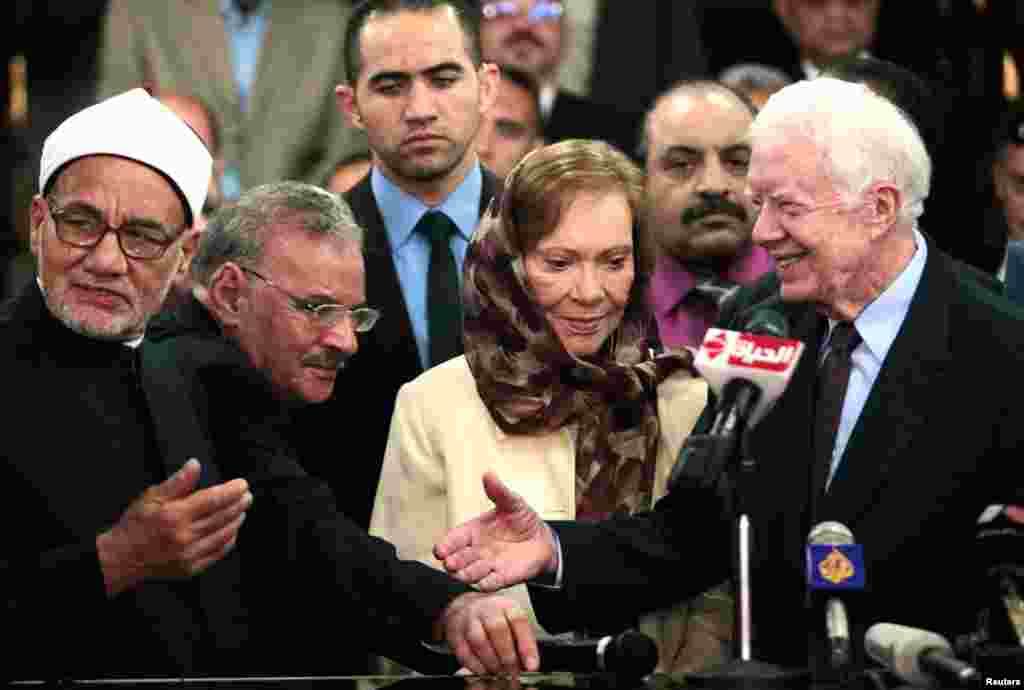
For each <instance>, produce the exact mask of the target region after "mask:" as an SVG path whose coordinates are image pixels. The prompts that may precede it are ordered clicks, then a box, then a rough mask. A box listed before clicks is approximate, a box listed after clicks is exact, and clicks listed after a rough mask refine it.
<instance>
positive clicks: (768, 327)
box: [669, 307, 804, 489]
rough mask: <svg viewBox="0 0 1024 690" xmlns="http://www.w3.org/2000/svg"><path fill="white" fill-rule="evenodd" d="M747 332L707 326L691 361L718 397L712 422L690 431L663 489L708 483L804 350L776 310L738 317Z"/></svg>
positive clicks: (711, 483)
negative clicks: (705, 428)
mask: <svg viewBox="0 0 1024 690" xmlns="http://www.w3.org/2000/svg"><path fill="white" fill-rule="evenodd" d="M744 328H745V330H746V331H748V332H737V331H726V330H722V329H719V328H711V329H709V330H708V332H707V334H706V335H705V336H704V342H703V343H702V344H701V347H700V350H699V351H698V352H697V356H696V358H695V359H694V366H695V367H696V368H697V371H698V372H700V374H701V376H703V377H704V379H705V380H707V382H708V385H709V386H710V387H711V390H712V391H713V392H714V394H715V396H716V398H717V399H718V404H717V406H716V408H715V417H714V421H713V422H712V424H711V427H710V429H709V430H708V432H707V433H704V434H691V435H690V436H689V437H688V438H687V440H686V443H685V444H684V445H683V449H682V450H681V451H680V453H679V460H678V461H677V462H676V466H675V467H674V468H673V470H672V475H671V476H670V477H669V488H670V489H674V488H676V487H677V486H680V485H681V484H683V483H687V484H688V485H691V486H692V485H693V483H696V484H697V485H698V486H701V487H705V488H710V487H714V486H716V485H717V484H718V480H719V477H720V475H721V473H722V471H723V470H724V469H725V466H726V465H727V464H728V463H729V462H730V460H732V459H733V458H734V457H735V456H736V451H737V450H738V448H739V444H740V442H741V440H742V438H743V435H744V433H745V432H746V430H747V429H749V428H751V427H753V426H754V425H755V424H757V423H758V422H759V421H760V420H761V419H762V418H763V417H764V416H765V414H767V413H768V411H769V410H770V409H771V407H772V406H773V405H774V404H775V402H776V401H777V400H778V399H779V397H780V396H781V395H782V392H783V391H784V390H785V389H786V386H787V385H788V384H789V380H790V379H791V378H792V376H793V372H794V371H795V370H796V365H797V362H798V361H799V360H800V356H801V355H802V354H803V351H804V344H803V343H802V342H800V341H799V340H790V339H788V335H789V327H788V325H787V324H786V319H785V317H784V316H783V315H782V314H781V313H779V312H778V311H777V310H775V309H772V308H770V307H762V308H760V309H755V310H753V311H752V312H751V315H750V317H749V318H748V319H746V320H745V321H744Z"/></svg>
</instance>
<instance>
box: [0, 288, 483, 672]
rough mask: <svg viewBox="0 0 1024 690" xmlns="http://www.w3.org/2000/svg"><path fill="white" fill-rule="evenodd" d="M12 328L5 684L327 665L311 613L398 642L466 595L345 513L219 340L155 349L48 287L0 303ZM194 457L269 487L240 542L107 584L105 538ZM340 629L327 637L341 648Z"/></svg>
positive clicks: (5, 345)
mask: <svg viewBox="0 0 1024 690" xmlns="http://www.w3.org/2000/svg"><path fill="white" fill-rule="evenodd" d="M0 333H2V336H3V337H0V373H2V376H3V380H4V381H5V383H6V385H7V386H9V388H8V392H9V394H10V395H11V396H14V397H13V398H12V400H11V403H12V404H10V405H9V406H8V407H7V411H6V413H5V416H6V422H7V424H6V425H5V432H4V445H3V450H2V451H0V492H2V497H3V500H2V501H0V519H2V520H3V523H4V524H5V525H7V527H8V529H7V535H6V536H5V538H4V549H3V553H2V555H0V585H2V592H3V594H2V595H0V596H2V598H0V610H2V611H3V616H2V619H3V622H4V626H5V627H6V629H8V630H9V631H10V632H11V634H10V635H8V636H7V640H8V642H7V645H6V647H5V651H4V655H3V661H2V663H0V680H7V679H12V678H20V679H27V678H37V679H38V678H41V679H49V678H54V679H62V678H96V677H104V678H106V677H121V676H130V677H131V676H151V677H161V676H170V677H178V676H198V675H248V674H253V673H255V674H267V673H282V672H291V673H295V672H303V673H307V672H316V671H319V670H322V669H323V667H324V666H327V665H328V664H326V663H325V664H323V665H322V666H321V667H320V668H317V667H315V666H312V665H310V664H309V663H307V662H312V661H316V660H317V658H316V657H315V656H314V655H310V654H307V653H306V650H304V649H302V648H301V641H303V640H308V639H311V638H313V637H314V634H313V633H314V631H315V632H316V633H317V634H319V632H320V631H321V630H322V628H323V626H319V625H311V624H310V620H311V618H310V617H311V615H317V614H321V612H324V611H326V612H328V613H327V615H329V616H330V620H331V621H334V622H337V621H342V622H343V624H344V625H346V626H349V625H351V626H352V627H351V628H350V629H351V630H352V631H354V632H358V640H359V642H358V643H357V644H358V645H360V646H362V648H364V649H366V648H371V649H373V651H375V652H378V653H383V654H387V653H389V652H390V651H391V649H392V646H391V645H392V644H398V643H399V642H400V640H402V639H406V640H409V639H411V640H414V641H415V640H418V639H425V638H427V637H428V636H429V634H430V624H431V622H432V621H433V618H434V617H435V616H437V615H438V614H439V613H440V611H442V610H443V609H444V607H445V606H446V605H447V603H448V602H449V601H450V600H451V599H452V598H454V597H455V596H456V595H458V594H459V593H461V592H464V591H467V588H466V587H464V586H462V585H460V584H458V583H456V582H454V581H453V580H450V579H448V578H446V577H444V576H442V574H441V573H439V572H438V571H435V570H433V569H432V568H428V567H427V566H424V565H421V564H416V563H406V562H401V561H398V560H397V559H396V557H395V552H394V549H393V548H392V547H391V546H390V545H389V544H387V543H385V542H383V541H381V540H378V539H373V538H371V537H369V536H367V535H366V533H365V532H364V531H362V530H359V529H358V528H356V527H355V526H354V525H352V524H351V523H349V522H347V521H345V520H344V519H341V518H339V517H338V515H337V514H336V511H335V510H334V507H333V506H334V504H333V500H332V497H331V495H330V492H329V491H328V490H327V489H326V488H324V487H322V485H321V483H320V482H316V481H313V480H311V479H310V478H309V477H308V476H307V475H306V474H305V473H304V472H302V471H301V470H300V469H299V468H298V466H297V465H296V464H295V462H294V460H293V459H292V458H291V457H290V456H289V455H288V454H287V453H286V452H285V451H284V450H283V448H284V446H283V445H282V444H281V443H280V442H279V438H278V437H277V435H276V434H275V433H272V432H273V431H274V427H273V426H270V423H271V422H273V421H274V420H275V419H276V418H277V417H276V416H275V415H276V414H279V411H280V409H279V408H278V407H277V406H276V405H270V404H264V402H265V401H267V400H268V399H267V398H266V397H261V396H259V395H257V393H258V392H259V391H261V390H264V388H263V387H262V386H263V384H262V383H261V382H260V381H259V380H258V379H253V378H250V377H246V376H245V375H244V374H245V372H246V369H245V368H241V367H239V366H237V365H238V364H239V363H240V362H242V361H244V359H243V358H241V357H240V356H239V353H237V351H232V349H231V348H228V347H225V345H224V344H223V343H219V342H218V341H217V340H216V339H214V340H213V341H212V342H210V343H208V344H207V343H204V342H203V341H201V340H198V339H190V338H188V337H183V338H180V339H177V340H178V342H175V340H174V339H169V338H168V339H163V340H162V341H160V342H156V343H150V342H147V343H146V344H144V345H143V346H142V348H141V353H139V352H138V351H135V350H131V349H129V348H127V347H125V346H123V345H121V344H117V343H105V342H101V341H97V340H95V339H91V338H87V337H84V336H81V335H78V334H76V333H74V332H72V331H71V330H70V329H68V328H66V327H65V326H64V325H63V324H61V323H60V322H58V321H57V320H56V319H54V318H53V317H52V316H51V315H50V313H49V311H48V310H47V309H46V306H45V305H44V303H43V299H42V296H41V294H40V292H39V290H38V288H37V287H36V286H35V284H32V285H30V286H29V288H28V289H27V290H26V292H25V293H24V294H23V295H22V296H20V297H19V298H18V299H17V300H15V301H13V302H11V303H9V304H7V305H5V306H4V308H3V309H2V310H0ZM191 457H195V458H198V459H199V460H200V461H201V462H202V463H203V474H202V478H201V482H200V485H201V487H206V486H210V485H213V484H216V483H219V482H221V481H223V480H225V479H229V478H233V477H236V476H244V477H246V478H247V479H248V480H249V482H250V484H251V486H252V491H253V494H254V496H255V499H256V500H255V503H254V506H253V507H252V508H251V509H250V510H249V513H248V519H247V521H246V524H245V526H244V527H243V529H242V531H241V533H240V536H239V542H238V548H237V549H235V550H234V551H232V552H231V553H230V554H229V556H228V557H227V558H225V559H223V560H221V561H220V562H218V563H216V564H214V565H213V566H212V567H210V568H209V569H208V570H207V571H205V572H204V573H202V574H201V575H199V576H197V577H194V578H192V579H189V580H185V581H175V582H161V581H147V582H145V583H143V584H141V585H139V586H138V587H136V588H134V589H132V590H128V591H126V592H123V593H121V594H119V595H118V596H117V597H115V598H113V599H110V598H108V597H107V594H106V591H105V588H104V582H103V575H102V571H101V569H100V565H99V560H98V556H97V550H96V544H95V542H96V535H97V534H99V533H100V532H103V531H105V530H107V529H109V527H110V526H111V525H112V524H114V523H115V522H116V521H117V519H118V518H119V517H120V515H121V513H122V512H123V511H124V510H125V508H126V507H127V506H128V505H129V503H130V502H131V501H132V500H133V499H135V498H136V497H137V496H138V495H139V494H140V493H141V492H142V491H143V490H144V489H145V488H146V487H147V486H150V485H152V484H154V483H157V482H159V481H162V480H163V479H165V478H166V477H167V476H169V475H170V474H171V473H172V472H174V471H175V470H177V469H178V468H180V467H181V465H182V464H183V463H184V462H185V461H186V460H187V459H188V458H191ZM256 505H258V506H259V507H258V508H257V507H256ZM321 615H322V614H321ZM403 628H404V632H403ZM348 637H349V638H351V635H349V636H348ZM339 640H340V638H336V637H333V636H332V637H330V638H328V639H327V640H325V642H330V643H331V644H330V645H329V646H330V647H331V649H330V652H331V653H332V656H331V657H330V658H329V661H330V662H334V661H335V660H336V659H337V658H338V656H339V655H338V654H337V651H336V649H337V645H338V644H339ZM342 658H344V657H342ZM320 661H322V658H321V659H320ZM334 670H337V668H335V669H334Z"/></svg>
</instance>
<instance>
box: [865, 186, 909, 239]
mask: <svg viewBox="0 0 1024 690" xmlns="http://www.w3.org/2000/svg"><path fill="white" fill-rule="evenodd" d="M871 191H872V195H871V196H872V199H873V200H872V202H871V208H870V211H871V217H870V219H869V220H870V221H871V224H872V225H873V226H874V228H875V230H874V232H873V233H872V234H873V235H875V236H880V235H882V234H884V233H885V232H886V231H888V229H889V228H891V227H892V226H893V225H895V224H896V223H897V221H898V220H899V216H900V211H901V210H902V209H903V203H904V201H905V199H904V198H903V195H902V194H901V193H900V190H898V189H897V188H896V187H895V186H894V185H891V184H878V185H875V186H874V188H873V189H872V190H871Z"/></svg>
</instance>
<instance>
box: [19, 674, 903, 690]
mask: <svg viewBox="0 0 1024 690" xmlns="http://www.w3.org/2000/svg"><path fill="white" fill-rule="evenodd" d="M12 685H13V686H14V687H24V688H47V687H54V688H83V687H89V688H97V689H100V688H119V689H125V690H127V689H129V688H130V689H138V690H157V689H160V688H175V689H178V690H181V689H182V688H189V689H190V690H238V689H240V688H246V689H247V690H248V689H250V688H251V689H253V690H261V689H262V690H291V689H293V688H294V689H296V690H298V689H302V690H306V689H309V690H328V688H331V689H338V690H570V689H577V690H683V689H685V688H686V687H687V685H686V683H684V682H682V681H679V680H675V679H674V678H672V677H669V676H667V675H663V674H654V675H651V676H648V677H647V678H645V679H642V680H640V679H630V678H623V677H619V676H615V675H610V674H574V673H526V674H523V675H522V676H520V678H519V680H518V682H516V681H513V680H511V679H509V678H502V677H494V676H486V677H485V676H315V677H314V676H289V677H283V676H273V677H244V678H132V679H102V678H87V679H78V680H65V681H59V682H58V681H40V680H23V681H15V682H14V683H13V684H12ZM811 687H812V688H814V689H815V690H839V689H840V688H842V689H843V690H858V689H860V688H869V689H874V688H893V687H896V686H894V685H889V684H885V685H872V684H871V683H868V682H867V681H866V680H865V681H864V682H860V681H858V682H857V683H852V684H847V685H843V686H840V685H819V684H813V685H812V686H811Z"/></svg>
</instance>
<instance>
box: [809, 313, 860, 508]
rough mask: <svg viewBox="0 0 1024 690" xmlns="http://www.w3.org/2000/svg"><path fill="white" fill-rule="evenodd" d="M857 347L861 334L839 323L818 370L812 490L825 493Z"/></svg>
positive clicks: (848, 324) (847, 325) (849, 324)
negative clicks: (814, 471)
mask: <svg viewBox="0 0 1024 690" xmlns="http://www.w3.org/2000/svg"><path fill="white" fill-rule="evenodd" d="M859 344H860V334H859V333H857V329H856V328H854V326H853V324H852V323H849V322H847V321H840V322H838V323H837V324H836V325H835V328H834V329H833V330H832V338H831V340H830V344H829V351H828V354H827V355H826V356H825V360H824V361H823V362H822V364H821V368H820V369H819V370H818V407H817V415H816V418H815V425H814V452H815V456H816V458H817V465H818V466H817V467H816V468H815V469H816V472H817V473H818V474H817V477H816V481H815V485H814V486H815V488H816V490H817V493H818V496H823V495H824V494H825V487H826V485H827V484H828V475H829V471H830V469H831V467H832V449H833V448H834V447H835V443H836V432H837V431H838V430H839V418H840V417H841V416H842V414H843V400H844V399H845V398H846V385H847V383H848V382H849V380H850V369H851V366H852V359H851V354H852V353H853V351H854V349H855V348H856V347H857V345H859Z"/></svg>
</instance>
